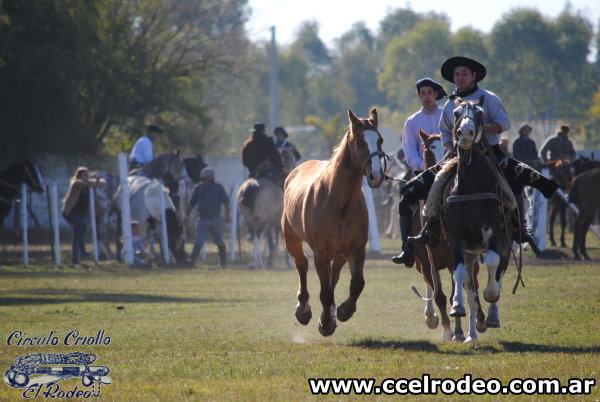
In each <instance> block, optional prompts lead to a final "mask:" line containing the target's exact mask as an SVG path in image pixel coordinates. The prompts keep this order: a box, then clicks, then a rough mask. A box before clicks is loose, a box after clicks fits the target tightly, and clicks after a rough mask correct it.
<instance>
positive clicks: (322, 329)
mask: <svg viewBox="0 0 600 402" xmlns="http://www.w3.org/2000/svg"><path fill="white" fill-rule="evenodd" d="M336 327H337V324H336V323H335V321H333V325H332V326H331V328H325V327H324V326H323V325H322V324H321V320H319V332H320V333H321V335H323V336H330V335H333V333H334V332H335V328H336Z"/></svg>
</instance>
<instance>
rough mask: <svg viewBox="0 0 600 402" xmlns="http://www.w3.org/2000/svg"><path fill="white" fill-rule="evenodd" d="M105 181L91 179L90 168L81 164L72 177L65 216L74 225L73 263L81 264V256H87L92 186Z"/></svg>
mask: <svg viewBox="0 0 600 402" xmlns="http://www.w3.org/2000/svg"><path fill="white" fill-rule="evenodd" d="M102 183H103V182H102V181H101V179H100V178H97V179H96V180H95V181H90V172H89V169H88V168H86V167H84V166H81V167H79V168H77V170H76V171H75V175H74V176H73V178H72V179H71V184H70V186H69V191H68V192H67V195H66V196H65V198H64V199H63V210H62V213H63V217H64V218H65V220H66V221H67V222H68V223H69V225H71V226H73V249H72V250H73V256H72V260H71V264H72V265H75V264H79V258H80V257H86V256H87V253H86V252H85V232H86V230H87V215H88V211H89V205H90V188H96V187H98V186H99V185H100V184H102Z"/></svg>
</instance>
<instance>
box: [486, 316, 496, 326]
mask: <svg viewBox="0 0 600 402" xmlns="http://www.w3.org/2000/svg"><path fill="white" fill-rule="evenodd" d="M485 325H486V327H488V328H500V321H499V320H494V319H491V320H490V319H489V317H488V318H486V319H485Z"/></svg>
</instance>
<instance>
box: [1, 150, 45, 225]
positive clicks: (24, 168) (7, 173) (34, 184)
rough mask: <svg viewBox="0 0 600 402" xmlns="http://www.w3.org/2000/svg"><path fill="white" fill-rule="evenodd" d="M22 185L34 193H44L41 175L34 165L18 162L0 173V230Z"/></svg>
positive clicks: (28, 162) (27, 162)
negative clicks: (25, 185)
mask: <svg viewBox="0 0 600 402" xmlns="http://www.w3.org/2000/svg"><path fill="white" fill-rule="evenodd" d="M23 183H25V184H27V186H28V187H29V188H30V189H31V190H32V191H34V192H36V193H42V192H43V191H44V189H43V187H42V175H41V173H40V171H39V169H38V167H37V165H36V164H35V163H33V162H30V161H24V162H18V163H15V164H13V165H10V166H9V167H8V168H6V169H4V170H2V171H1V172H0V228H1V227H2V225H3V224H4V219H6V217H7V216H8V214H9V213H10V209H11V208H12V202H13V201H14V199H15V198H16V197H17V195H18V194H19V193H20V191H21V184H23Z"/></svg>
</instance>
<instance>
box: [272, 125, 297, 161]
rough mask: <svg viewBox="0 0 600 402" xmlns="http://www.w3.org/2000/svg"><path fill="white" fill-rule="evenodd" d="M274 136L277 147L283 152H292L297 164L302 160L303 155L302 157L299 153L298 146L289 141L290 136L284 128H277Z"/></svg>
mask: <svg viewBox="0 0 600 402" xmlns="http://www.w3.org/2000/svg"><path fill="white" fill-rule="evenodd" d="M273 134H274V138H273V141H274V142H275V145H277V146H278V147H279V148H281V149H282V150H286V151H290V152H291V153H292V155H294V159H295V161H296V162H297V161H299V160H300V159H301V158H302V155H300V152H298V149H297V148H296V146H295V145H294V144H292V143H291V142H289V141H288V140H287V139H288V137H289V135H288V133H287V131H285V129H284V128H283V127H276V128H275V130H274V131H273Z"/></svg>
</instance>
